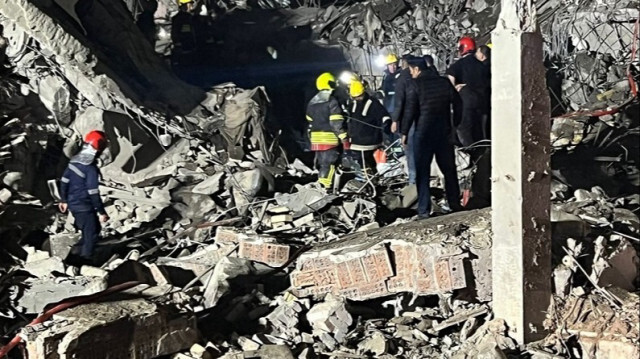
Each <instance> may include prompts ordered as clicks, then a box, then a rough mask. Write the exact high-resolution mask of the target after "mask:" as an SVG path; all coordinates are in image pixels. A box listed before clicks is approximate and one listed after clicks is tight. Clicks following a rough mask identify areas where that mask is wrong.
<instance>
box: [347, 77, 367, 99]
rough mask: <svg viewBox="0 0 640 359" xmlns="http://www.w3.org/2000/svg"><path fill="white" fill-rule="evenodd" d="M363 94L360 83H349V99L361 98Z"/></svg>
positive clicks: (362, 85) (362, 87)
mask: <svg viewBox="0 0 640 359" xmlns="http://www.w3.org/2000/svg"><path fill="white" fill-rule="evenodd" d="M363 93H364V84H362V82H360V81H353V82H352V83H351V86H349V95H351V97H353V98H355V97H358V96H362V94H363Z"/></svg>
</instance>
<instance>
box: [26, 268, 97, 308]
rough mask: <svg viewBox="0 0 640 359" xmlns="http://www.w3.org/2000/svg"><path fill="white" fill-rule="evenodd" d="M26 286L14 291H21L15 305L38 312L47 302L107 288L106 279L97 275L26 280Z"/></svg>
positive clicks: (51, 302) (50, 302)
mask: <svg viewBox="0 0 640 359" xmlns="http://www.w3.org/2000/svg"><path fill="white" fill-rule="evenodd" d="M23 285H24V286H25V287H26V288H23V289H18V288H16V291H19V292H22V293H21V296H20V297H19V298H18V299H17V301H16V302H15V305H17V306H19V307H21V308H23V311H24V312H25V313H29V314H35V313H40V312H42V310H43V309H44V308H45V307H46V306H47V305H49V304H53V303H57V302H59V301H61V300H63V299H67V298H69V297H74V296H78V295H90V294H94V293H98V292H100V291H103V290H105V289H106V288H107V281H106V280H105V279H104V278H99V277H86V276H78V277H68V278H65V277H57V278H41V279H33V280H26V281H25V282H24V284H23Z"/></svg>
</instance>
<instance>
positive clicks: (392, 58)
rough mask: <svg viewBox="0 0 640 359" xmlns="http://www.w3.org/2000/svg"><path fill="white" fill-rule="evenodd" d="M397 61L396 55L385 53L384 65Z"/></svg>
mask: <svg viewBox="0 0 640 359" xmlns="http://www.w3.org/2000/svg"><path fill="white" fill-rule="evenodd" d="M396 62H398V58H397V57H396V55H394V54H389V55H387V57H385V59H384V64H385V65H390V64H394V63H396Z"/></svg>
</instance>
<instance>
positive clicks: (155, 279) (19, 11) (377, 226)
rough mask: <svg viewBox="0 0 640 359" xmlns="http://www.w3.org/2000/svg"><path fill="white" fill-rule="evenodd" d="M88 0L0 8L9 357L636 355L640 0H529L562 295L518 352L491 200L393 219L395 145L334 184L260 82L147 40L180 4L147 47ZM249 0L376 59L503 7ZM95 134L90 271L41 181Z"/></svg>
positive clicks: (113, 5) (440, 61) (116, 14)
mask: <svg viewBox="0 0 640 359" xmlns="http://www.w3.org/2000/svg"><path fill="white" fill-rule="evenodd" d="M78 3H80V4H81V5H82V6H75V5H74V6H70V5H69V3H68V2H62V1H29V0H16V1H11V2H8V3H4V4H2V5H0V25H1V27H0V29H1V30H2V33H1V36H0V61H2V62H1V63H0V65H2V67H0V180H1V181H0V236H1V237H2V246H0V328H2V332H1V333H0V335H1V337H0V343H2V345H3V347H1V348H0V357H2V356H3V355H4V354H7V352H8V351H9V349H11V348H13V347H15V346H16V345H17V344H18V343H20V342H23V343H24V344H25V345H24V351H25V352H26V353H27V354H28V357H31V358H50V357H57V358H71V357H79V358H84V357H108V358H110V357H131V358H148V357H157V356H169V355H171V356H172V357H173V358H179V359H189V358H226V359H231V358H255V357H261V358H303V359H306V358H316V357H331V358H344V357H351V358H367V357H375V358H425V357H445V358H456V359H466V358H504V357H506V356H507V355H510V356H518V355H530V356H531V357H534V358H555V357H581V358H598V357H606V356H607V355H624V356H626V357H629V358H632V357H635V356H637V355H638V350H639V349H638V348H640V332H639V330H638V324H637V323H638V322H639V321H640V318H639V317H638V314H637V313H638V310H639V309H640V300H639V299H638V298H639V297H638V294H637V293H638V287H639V284H640V283H639V280H640V279H639V275H638V274H639V273H638V265H639V264H640V259H639V257H638V251H639V250H640V240H639V239H638V238H639V236H640V220H639V219H638V214H637V213H638V209H639V208H640V197H639V196H638V195H637V189H638V187H639V186H640V171H639V170H638V162H639V161H640V151H639V147H638V141H637V140H638V136H639V135H640V133H639V132H638V124H639V123H640V119H639V118H638V111H637V110H638V102H637V97H636V95H637V94H636V93H635V91H634V86H636V83H635V82H636V81H635V80H634V79H635V78H637V55H636V54H635V53H634V52H633V51H632V48H634V47H633V46H632V44H633V41H634V37H633V36H634V35H633V31H636V33H637V27H638V10H637V2H634V1H616V2H609V1H594V2H581V3H580V4H576V3H575V2H567V1H541V2H538V3H537V6H538V7H539V16H540V20H541V22H542V24H543V32H544V35H545V38H546V47H547V48H546V50H547V53H548V54H549V63H548V64H547V65H548V68H549V72H550V73H549V87H550V91H551V92H552V96H553V94H555V96H556V97H557V105H558V106H559V107H558V108H559V110H558V113H557V116H556V117H554V118H553V119H552V121H553V128H552V133H551V139H552V141H553V147H554V153H553V157H552V159H553V161H552V168H553V173H552V175H553V178H554V179H553V181H554V182H553V186H552V193H551V195H552V198H553V208H552V234H553V241H554V244H553V247H554V248H553V254H554V257H555V258H554V276H553V278H550V280H553V284H554V300H553V303H552V306H551V307H550V308H549V312H548V320H547V328H546V329H547V330H548V331H549V332H550V333H551V334H550V335H549V336H548V337H547V338H546V339H544V340H542V341H540V342H536V343H533V344H530V345H528V346H526V347H520V346H518V345H516V343H515V342H514V340H513V339H511V338H509V337H508V336H507V334H506V333H507V328H506V324H505V322H504V321H503V320H501V319H499V318H493V315H492V313H491V309H490V308H491V304H492V303H491V246H492V234H491V216H490V212H489V209H480V210H473V211H465V212H461V213H455V214H451V215H448V216H439V217H435V218H431V219H429V220H425V221H407V220H406V219H404V218H402V217H410V215H406V216H404V215H399V214H398V210H399V209H410V208H411V207H412V206H413V205H414V204H415V201H416V199H417V193H416V190H415V187H411V186H408V187H407V186H405V185H404V182H403V179H402V178H399V177H401V175H397V172H398V171H397V168H393V167H392V166H394V165H395V166H401V163H399V162H398V163H388V164H387V165H388V166H391V171H389V173H387V175H382V176H380V178H379V181H377V184H376V185H373V184H371V183H367V184H366V185H364V186H363V185H362V184H358V183H357V182H355V181H350V179H351V178H352V177H353V174H352V173H347V172H344V173H342V174H341V176H343V177H342V178H341V179H340V182H342V183H343V184H344V186H343V188H342V190H340V189H339V188H336V190H335V191H332V193H327V191H325V190H324V189H321V188H320V187H319V186H318V185H316V184H315V183H314V182H313V180H314V175H315V171H314V170H312V169H311V168H309V167H308V166H307V165H305V164H304V163H303V162H302V161H301V160H299V159H296V160H292V159H290V158H287V156H286V154H285V153H284V151H282V150H281V147H280V141H285V140H286V139H281V138H280V137H278V134H271V133H269V132H268V131H267V130H266V129H265V120H266V118H267V116H268V106H269V104H270V100H269V96H268V95H267V91H266V90H265V89H264V88H261V87H258V88H254V89H241V88H238V87H237V86H235V85H234V84H222V85H218V86H215V87H213V88H209V89H207V91H204V90H201V89H199V88H196V87H193V86H190V85H188V84H186V83H184V82H182V81H180V80H179V79H178V78H177V77H175V75H174V74H173V73H172V72H171V71H170V70H169V69H168V68H167V67H166V66H165V64H164V63H163V61H162V59H161V58H160V57H158V56H156V54H155V53H154V50H155V51H158V52H161V53H166V51H168V49H170V45H171V41H170V38H167V36H169V35H168V34H170V29H169V30H167V26H170V18H171V16H172V14H174V13H175V11H176V4H175V2H174V1H169V0H162V1H159V2H158V6H157V8H154V7H153V6H151V7H149V8H144V7H143V8H142V10H141V11H142V13H145V12H150V11H154V12H155V15H154V17H155V19H156V24H157V25H161V26H160V27H158V28H157V29H156V30H157V32H158V37H157V38H156V40H157V41H156V43H155V48H154V46H152V45H150V43H149V42H148V41H145V37H146V36H148V34H147V33H145V31H144V30H145V29H144V28H141V26H140V19H145V16H146V15H144V16H143V15H141V17H140V16H134V17H132V16H130V15H131V13H135V12H136V11H138V10H140V9H138V8H137V7H136V6H133V2H131V1H126V2H118V1H117V2H113V1H108V0H95V1H92V2H78ZM257 4H258V6H259V7H261V8H265V9H278V10H277V11H278V12H281V13H283V14H286V15H287V16H286V17H287V19H288V20H287V23H286V25H284V26H304V25H312V28H313V31H314V34H315V35H316V37H317V40H318V43H320V44H336V43H338V44H340V45H341V46H342V47H343V49H344V51H345V53H346V54H347V57H348V58H349V59H350V62H351V64H352V66H353V68H354V69H355V70H357V71H358V72H360V73H361V74H364V75H367V76H376V75H379V71H378V70H374V68H375V66H374V65H373V63H372V61H373V57H374V56H375V55H376V54H379V53H386V52H390V51H392V52H394V53H398V54H400V53H404V52H407V51H412V52H415V53H422V54H427V53H429V54H433V55H434V56H435V57H436V61H437V63H436V65H437V66H438V67H439V68H440V69H443V68H444V67H445V66H446V65H447V64H448V63H450V62H451V61H452V59H453V52H454V51H453V49H454V46H453V44H455V42H456V41H457V39H458V38H459V37H460V36H461V35H467V34H472V35H474V36H476V37H477V38H479V39H484V38H485V37H486V39H487V40H488V34H489V32H490V31H491V29H492V27H493V26H494V24H495V19H496V17H497V14H498V13H499V4H497V3H496V2H494V1H491V0H486V1H482V0H481V1H472V2H467V1H444V0H440V1H426V2H424V1H423V2H417V1H407V2H404V1H368V2H354V3H350V4H347V5H345V6H339V5H338V6H333V5H331V6H324V7H322V6H316V5H317V4H312V3H311V2H307V3H306V4H305V5H307V6H302V7H292V6H293V5H291V4H290V3H289V2H288V1H276V0H272V1H267V0H260V1H258V2H257ZM225 6H227V7H226V8H225V9H223V10H224V11H228V12H231V11H234V9H237V10H239V11H249V9H250V6H249V5H248V4H247V2H246V1H244V2H243V1H227V2H224V1H219V2H217V4H216V6H215V7H214V6H212V7H210V8H209V10H212V11H213V10H215V11H213V12H212V13H210V14H209V15H212V14H214V13H215V12H216V11H218V12H219V11H220V8H221V7H225ZM634 6H635V7H634ZM136 9H138V10H136ZM134 15H135V14H134ZM138 15H140V14H138ZM147 15H148V14H147ZM134 19H137V20H138V24H137V25H138V26H136V24H135V22H134ZM211 19H212V21H214V20H215V17H212V18H211ZM634 26H635V30H634ZM565 28H567V29H569V31H559V29H565ZM593 29H597V31H591V30H593ZM163 31H164V32H163ZM636 37H637V35H636ZM636 41H637V40H636ZM568 43H571V46H569V47H567V46H566V45H567V44H568ZM554 76H557V77H554ZM554 79H556V80H558V79H559V82H558V84H556V85H558V86H556V87H554V85H553V82H552V80H554ZM558 88H559V89H560V90H559V92H554V91H555V90H557V89H558ZM554 116H555V115H554ZM93 129H100V130H103V131H104V132H105V133H106V134H107V137H108V138H109V141H110V146H109V151H107V152H106V153H105V154H104V156H103V157H102V158H101V164H102V166H101V170H102V175H103V181H102V182H101V186H100V193H101V195H102V197H103V200H104V202H105V205H106V211H107V213H108V215H109V217H110V220H109V222H107V223H106V224H105V226H104V228H103V233H102V236H103V238H104V240H102V241H100V242H99V244H98V246H97V247H98V248H97V249H96V258H97V260H96V263H93V265H81V266H80V265H74V263H69V261H68V260H67V258H68V254H69V252H70V250H71V248H72V246H73V245H74V244H75V243H77V242H78V239H79V233H77V232H76V230H75V229H74V228H73V225H72V223H73V218H71V217H70V216H68V215H63V214H60V213H58V212H57V211H56V209H55V208H53V207H54V206H53V204H54V202H55V200H56V196H57V195H58V194H57V190H56V186H55V185H54V184H53V183H51V182H48V180H52V179H55V178H57V177H59V175H60V172H61V169H62V168H64V166H65V165H66V162H67V161H68V160H67V159H68V158H69V157H70V156H71V155H73V153H75V152H76V151H77V149H78V145H79V143H80V142H81V138H82V136H83V135H84V134H85V133H87V132H88V131H89V130H93ZM458 157H459V158H458V160H459V162H469V161H470V160H469V159H468V158H469V157H470V156H469V155H468V154H464V153H459V155H458ZM390 162H391V161H390ZM462 167H464V168H461V178H463V181H470V179H469V178H470V177H472V176H473V173H471V174H470V172H473V170H470V169H469V167H468V166H462ZM438 204H441V203H438ZM440 207H441V208H440V210H441V211H442V212H443V213H444V212H446V208H444V206H440ZM409 212H410V211H409ZM14 336H15V337H14ZM12 338H13V339H12ZM4 345H7V346H4ZM18 351H19V350H17V349H16V350H13V351H12V352H11V355H13V356H14V357H18V356H19V355H20V354H19V353H18ZM611 353H616V354H611ZM621 353H623V354H621Z"/></svg>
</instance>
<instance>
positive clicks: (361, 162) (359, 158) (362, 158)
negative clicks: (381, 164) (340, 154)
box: [351, 150, 377, 180]
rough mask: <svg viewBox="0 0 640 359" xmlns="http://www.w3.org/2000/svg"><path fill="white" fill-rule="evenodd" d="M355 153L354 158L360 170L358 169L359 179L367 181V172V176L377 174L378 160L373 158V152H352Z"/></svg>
mask: <svg viewBox="0 0 640 359" xmlns="http://www.w3.org/2000/svg"><path fill="white" fill-rule="evenodd" d="M351 152H352V153H353V157H354V158H355V160H356V162H358V166H359V168H357V169H356V172H357V177H358V178H359V179H360V180H366V176H365V175H364V172H365V171H366V173H367V176H372V175H373V174H374V173H376V165H377V164H376V159H375V158H374V157H373V152H374V151H373V150H371V151H358V150H351Z"/></svg>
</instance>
